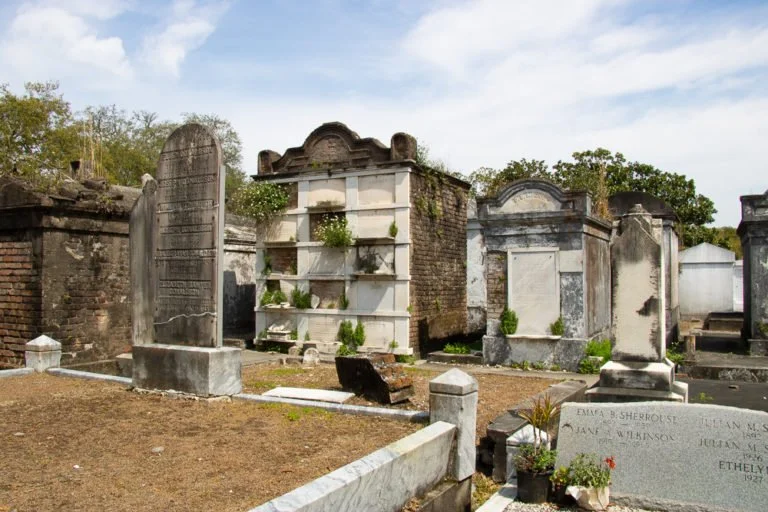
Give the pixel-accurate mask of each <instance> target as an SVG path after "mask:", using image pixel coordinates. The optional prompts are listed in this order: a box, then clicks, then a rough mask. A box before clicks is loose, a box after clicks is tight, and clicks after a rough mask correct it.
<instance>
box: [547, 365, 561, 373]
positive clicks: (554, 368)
mask: <svg viewBox="0 0 768 512" xmlns="http://www.w3.org/2000/svg"><path fill="white" fill-rule="evenodd" d="M562 370H563V369H562V368H561V367H560V365H559V364H552V365H550V367H549V371H551V372H560V371H562Z"/></svg>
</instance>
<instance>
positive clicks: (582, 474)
mask: <svg viewBox="0 0 768 512" xmlns="http://www.w3.org/2000/svg"><path fill="white" fill-rule="evenodd" d="M615 467H616V461H615V460H614V458H613V456H611V457H606V458H605V459H603V460H602V461H598V459H597V456H596V455H594V454H591V453H589V454H587V453H580V454H578V455H576V457H574V459H573V460H572V461H571V463H570V464H569V465H568V477H567V479H568V487H567V488H566V491H565V492H566V493H567V494H568V495H570V496H573V498H574V499H575V500H576V503H578V505H579V507H581V508H583V509H585V510H597V511H602V510H606V509H607V508H608V503H609V501H610V497H611V494H610V487H609V485H610V484H611V471H612V470H613V469H614V468H615Z"/></svg>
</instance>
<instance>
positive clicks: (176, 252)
mask: <svg viewBox="0 0 768 512" xmlns="http://www.w3.org/2000/svg"><path fill="white" fill-rule="evenodd" d="M221 167H222V156H221V147H220V145H219V143H218V141H217V140H216V138H215V136H214V135H213V134H212V133H211V132H210V131H209V130H208V129H207V128H205V127H203V126H201V125H197V124H188V125H185V126H183V127H181V128H179V129H178V130H176V131H175V132H173V134H171V136H170V137H169V138H168V140H167V141H166V143H165V146H164V147H163V151H162V153H161V154H160V161H159V163H158V168H157V212H156V228H157V229H156V230H155V232H156V235H155V236H156V243H155V269H156V276H157V283H156V299H155V341H156V342H157V343H167V344H174V345H194V346H207V347H216V346H220V345H221V318H220V315H219V313H220V311H221V300H222V291H221V284H222V283H221V278H220V276H219V274H220V273H221V271H220V268H219V265H220V262H221V261H222V250H223V244H222V240H221V238H222V235H223V231H224V230H223V220H224V215H223V213H222V211H221V209H222V207H223V198H224V197H223V196H224V185H223V183H224V175H223V173H222V172H221Z"/></svg>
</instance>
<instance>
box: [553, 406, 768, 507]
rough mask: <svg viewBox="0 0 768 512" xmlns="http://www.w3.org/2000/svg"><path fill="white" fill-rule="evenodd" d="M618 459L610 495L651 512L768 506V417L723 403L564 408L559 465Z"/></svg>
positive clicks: (560, 434) (560, 431) (558, 456)
mask: <svg viewBox="0 0 768 512" xmlns="http://www.w3.org/2000/svg"><path fill="white" fill-rule="evenodd" d="M579 453H592V454H594V455H596V456H597V457H598V458H599V459H601V460H602V459H604V458H606V457H610V456H613V457H614V460H615V462H616V469H615V470H614V471H613V473H612V475H611V494H612V496H611V497H612V498H613V499H618V500H620V501H621V502H622V504H627V505H631V506H636V507H642V508H648V509H651V510H697V511H699V510H701V511H704V510H710V509H714V510H729V511H731V510H744V511H753V512H758V511H759V512H763V511H765V510H766V507H767V506H768V413H765V412H759V411H750V410H746V409H737V408H734V407H723V406H719V405H700V404H695V405H694V404H675V403H669V402H638V403H632V404H594V403H589V404H584V403H581V404H580V403H567V404H564V405H563V407H562V410H561V413H560V429H559V433H558V442H557V466H558V467H559V466H563V465H567V464H568V463H569V462H570V461H571V459H573V457H575V456H576V455H577V454H579Z"/></svg>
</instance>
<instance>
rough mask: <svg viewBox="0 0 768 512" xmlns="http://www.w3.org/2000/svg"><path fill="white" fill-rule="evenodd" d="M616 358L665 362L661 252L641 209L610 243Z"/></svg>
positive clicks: (635, 210) (632, 212)
mask: <svg viewBox="0 0 768 512" xmlns="http://www.w3.org/2000/svg"><path fill="white" fill-rule="evenodd" d="M611 262H612V266H611V272H612V273H613V276H612V294H611V300H612V302H613V304H612V308H611V311H612V315H613V322H612V330H613V338H614V340H615V343H614V347H613V358H614V359H619V360H622V361H655V362H661V361H662V360H663V359H664V357H665V356H666V346H665V329H664V274H663V272H662V267H663V261H662V249H661V244H660V243H659V241H658V240H657V239H656V238H655V237H654V233H653V228H652V225H651V215H650V214H649V213H648V212H646V211H645V210H643V209H642V207H641V206H640V205H635V207H634V208H633V209H632V210H630V213H629V214H627V215H625V216H624V217H622V219H621V225H620V234H619V236H618V237H616V239H615V240H614V242H613V243H612V244H611Z"/></svg>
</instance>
